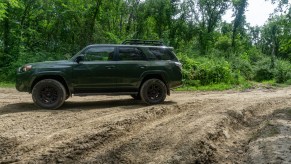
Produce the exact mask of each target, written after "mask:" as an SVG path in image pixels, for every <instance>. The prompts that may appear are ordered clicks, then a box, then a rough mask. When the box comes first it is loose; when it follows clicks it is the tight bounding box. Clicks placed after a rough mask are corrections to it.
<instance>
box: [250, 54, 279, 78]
mask: <svg viewBox="0 0 291 164" xmlns="http://www.w3.org/2000/svg"><path fill="white" fill-rule="evenodd" d="M273 78H274V69H273V68H272V60H271V58H268V57H266V58H264V59H263V60H261V61H259V62H257V63H256V66H255V76H254V80H256V81H258V82H262V81H265V80H271V79H273Z"/></svg>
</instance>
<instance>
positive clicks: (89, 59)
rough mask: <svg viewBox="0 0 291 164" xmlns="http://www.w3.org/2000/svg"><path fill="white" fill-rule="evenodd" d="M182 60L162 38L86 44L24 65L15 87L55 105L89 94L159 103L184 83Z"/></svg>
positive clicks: (37, 102)
mask: <svg viewBox="0 0 291 164" xmlns="http://www.w3.org/2000/svg"><path fill="white" fill-rule="evenodd" d="M181 69H182V65H181V63H180V62H179V61H178V59H177V57H176V56H175V54H174V52H173V48H172V47H167V46H164V44H163V43H162V42H160V41H143V40H127V41H125V42H123V43H122V44H96V45H89V46H87V47H85V48H84V49H82V50H81V51H80V52H78V53H77V54H76V55H75V56H73V57H72V58H71V59H70V60H63V61H49V62H39V63H30V64H25V65H24V66H22V67H20V68H19V69H18V71H17V78H16V89H17V90H18V91H20V92H29V93H31V94H32V99H33V101H34V103H35V105H37V106H39V107H41V108H45V109H57V108H59V107H60V106H62V104H63V103H64V101H65V100H66V99H68V98H69V97H71V96H72V95H75V96H84V95H92V94H104V95H107V94H110V95H111V94H117V95H131V96H132V97H133V98H134V99H141V100H142V101H144V102H145V103H146V104H158V103H161V102H163V101H164V100H165V98H166V95H170V89H171V88H174V87H177V86H180V85H181V84H182V74H181Z"/></svg>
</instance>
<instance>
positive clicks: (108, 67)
mask: <svg viewBox="0 0 291 164" xmlns="http://www.w3.org/2000/svg"><path fill="white" fill-rule="evenodd" d="M105 68H107V69H113V68H115V66H113V65H110V66H105Z"/></svg>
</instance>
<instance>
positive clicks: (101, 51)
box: [84, 47, 114, 61]
mask: <svg viewBox="0 0 291 164" xmlns="http://www.w3.org/2000/svg"><path fill="white" fill-rule="evenodd" d="M84 55H85V57H84V61H111V60H113V55H114V47H91V48H89V49H87V50H86V52H85V54H84Z"/></svg>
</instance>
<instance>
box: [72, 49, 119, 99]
mask: <svg viewBox="0 0 291 164" xmlns="http://www.w3.org/2000/svg"><path fill="white" fill-rule="evenodd" d="M114 54H115V47H111V46H91V47H89V48H87V49H85V50H84V52H82V55H84V57H83V60H82V61H80V62H79V63H78V64H76V65H75V66H74V68H73V79H74V80H73V81H74V89H75V93H94V92H113V91H114V89H115V88H116V87H115V75H116V74H115V64H116V61H115V60H114V56H115V55H114Z"/></svg>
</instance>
